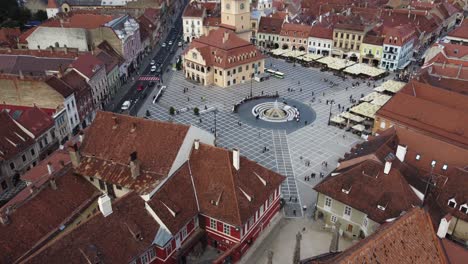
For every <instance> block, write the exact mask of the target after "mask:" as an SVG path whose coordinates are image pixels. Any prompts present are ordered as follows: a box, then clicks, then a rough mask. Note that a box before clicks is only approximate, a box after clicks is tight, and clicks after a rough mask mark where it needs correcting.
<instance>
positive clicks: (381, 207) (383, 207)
mask: <svg viewBox="0 0 468 264" xmlns="http://www.w3.org/2000/svg"><path fill="white" fill-rule="evenodd" d="M385 207H386V206H383V205H380V204H378V205H377V208H379V209H380V210H382V211H385Z"/></svg>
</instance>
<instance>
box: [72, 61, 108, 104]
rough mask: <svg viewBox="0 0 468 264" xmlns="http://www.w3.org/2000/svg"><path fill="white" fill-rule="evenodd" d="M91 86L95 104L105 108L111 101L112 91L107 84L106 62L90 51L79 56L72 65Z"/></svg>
mask: <svg viewBox="0 0 468 264" xmlns="http://www.w3.org/2000/svg"><path fill="white" fill-rule="evenodd" d="M71 67H72V68H73V70H74V71H76V72H77V73H79V74H80V75H81V76H82V77H83V78H85V79H86V82H87V83H88V84H89V86H90V87H91V93H92V95H93V104H94V106H95V107H96V108H97V109H103V108H104V105H105V104H106V103H107V102H108V101H109V99H110V97H109V95H110V92H109V87H108V85H107V72H106V64H105V63H104V62H103V61H101V60H100V59H98V58H97V57H96V56H94V55H91V54H90V53H85V54H83V55H81V56H79V57H78V59H77V60H76V61H74V62H73V63H72V65H71Z"/></svg>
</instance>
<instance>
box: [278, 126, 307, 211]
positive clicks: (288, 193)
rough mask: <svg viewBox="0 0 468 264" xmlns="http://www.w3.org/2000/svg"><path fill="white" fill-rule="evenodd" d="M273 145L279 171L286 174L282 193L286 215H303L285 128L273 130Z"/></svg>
mask: <svg viewBox="0 0 468 264" xmlns="http://www.w3.org/2000/svg"><path fill="white" fill-rule="evenodd" d="M273 146H274V149H275V156H276V163H277V166H278V172H279V173H280V174H281V175H284V176H286V179H285V180H284V182H283V184H282V185H281V194H282V196H283V199H284V200H285V201H286V205H285V207H284V213H285V215H286V217H302V206H301V199H300V197H299V193H298V191H297V184H296V179H295V177H294V171H293V166H292V163H291V156H290V155H289V148H288V141H287V138H286V131H285V130H274V131H273Z"/></svg>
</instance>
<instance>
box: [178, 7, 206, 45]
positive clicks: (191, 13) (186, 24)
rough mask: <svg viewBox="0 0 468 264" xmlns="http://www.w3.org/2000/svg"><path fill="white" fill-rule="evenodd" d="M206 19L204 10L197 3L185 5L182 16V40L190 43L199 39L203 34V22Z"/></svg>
mask: <svg viewBox="0 0 468 264" xmlns="http://www.w3.org/2000/svg"><path fill="white" fill-rule="evenodd" d="M205 17H206V9H205V7H203V5H201V4H200V3H198V2H191V3H189V4H188V5H187V7H186V8H185V10H184V14H183V15H182V23H183V30H184V40H185V41H187V42H191V41H192V39H194V38H199V37H200V36H202V35H203V34H204V29H203V20H204V19H205Z"/></svg>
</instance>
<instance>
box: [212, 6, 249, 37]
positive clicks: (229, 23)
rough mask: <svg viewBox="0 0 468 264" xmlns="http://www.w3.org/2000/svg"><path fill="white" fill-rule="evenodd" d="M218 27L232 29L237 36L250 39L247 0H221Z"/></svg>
mask: <svg viewBox="0 0 468 264" xmlns="http://www.w3.org/2000/svg"><path fill="white" fill-rule="evenodd" d="M220 27H223V28H227V29H231V30H233V31H234V32H235V33H236V34H237V35H238V36H239V37H241V38H243V39H244V40H247V41H250V38H251V36H252V24H251V21H250V1H249V0H222V1H221V25H220Z"/></svg>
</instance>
